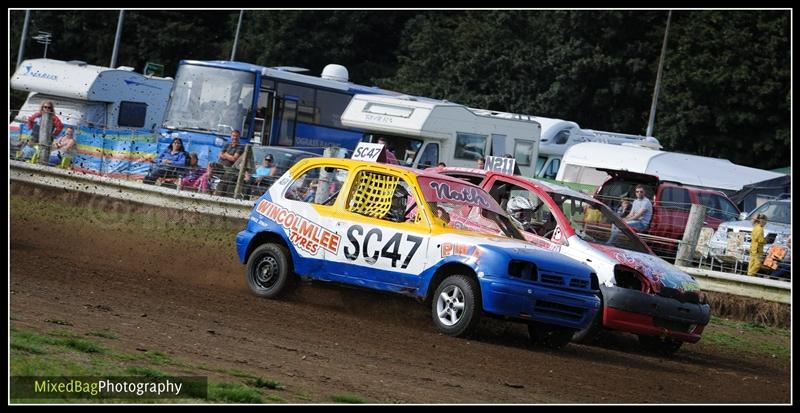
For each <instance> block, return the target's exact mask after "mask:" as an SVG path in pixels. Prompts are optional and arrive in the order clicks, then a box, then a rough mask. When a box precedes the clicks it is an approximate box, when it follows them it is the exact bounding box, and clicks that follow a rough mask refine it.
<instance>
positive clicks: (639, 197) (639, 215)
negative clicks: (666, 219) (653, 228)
mask: <svg viewBox="0 0 800 413" xmlns="http://www.w3.org/2000/svg"><path fill="white" fill-rule="evenodd" d="M652 217H653V204H652V203H651V202H650V199H648V198H647V196H646V194H645V189H644V186H642V185H636V199H634V200H633V204H632V205H631V211H630V212H629V213H628V215H626V216H624V217H622V220H623V221H625V223H627V224H628V226H629V227H631V228H633V230H634V231H636V232H645V231H647V228H648V227H649V226H650V219H651V218H652ZM619 232H620V231H619V229H617V227H615V226H612V227H611V236H610V237H609V238H608V241H607V242H606V244H609V245H611V244H614V242H615V241H616V239H617V236H619Z"/></svg>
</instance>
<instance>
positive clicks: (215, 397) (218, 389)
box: [208, 383, 263, 403]
mask: <svg viewBox="0 0 800 413" xmlns="http://www.w3.org/2000/svg"><path fill="white" fill-rule="evenodd" d="M208 400H210V401H218V402H225V403H263V400H262V399H261V393H259V392H258V391H257V390H255V389H253V388H251V387H247V386H245V385H242V384H239V383H209V384H208Z"/></svg>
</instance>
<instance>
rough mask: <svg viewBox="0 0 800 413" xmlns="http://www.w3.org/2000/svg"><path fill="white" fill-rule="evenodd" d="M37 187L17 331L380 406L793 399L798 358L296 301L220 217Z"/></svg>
mask: <svg viewBox="0 0 800 413" xmlns="http://www.w3.org/2000/svg"><path fill="white" fill-rule="evenodd" d="M34 192H36V193H37V194H38V195H42V192H40V191H32V190H31V189H30V188H29V187H27V188H26V187H20V186H19V185H18V184H16V183H14V184H13V185H12V199H13V201H12V210H11V217H10V224H11V229H10V238H11V239H10V244H11V251H10V255H11V268H10V270H11V274H10V289H11V295H10V297H11V317H12V321H11V325H12V327H15V328H21V329H31V330H40V331H45V330H48V329H50V328H52V325H50V324H48V323H47V322H45V320H48V319H62V320H69V321H70V322H71V323H72V324H73V326H72V328H73V329H75V330H76V331H78V332H87V331H92V330H102V329H108V330H110V331H113V332H114V333H115V334H116V335H118V336H119V338H120V339H119V340H116V341H115V344H114V345H115V346H117V347H118V348H119V349H121V350H127V351H135V349H137V348H138V349H148V350H151V351H160V352H163V353H165V354H168V355H169V356H170V357H173V358H175V359H179V360H184V361H187V362H189V363H193V364H203V365H209V366H216V367H219V368H228V369H238V370H241V371H245V372H249V373H252V374H255V375H258V376H264V377H269V378H272V379H275V380H279V381H280V382H281V383H284V384H285V385H286V387H287V390H286V394H288V396H287V397H285V399H286V400H287V401H290V402H298V403H307V402H322V403H327V402H330V396H331V395H334V394H354V395H358V396H359V397H361V398H363V399H366V400H369V401H371V402H378V403H395V402H400V403H788V402H789V401H790V400H789V391H790V390H789V389H790V372H789V361H788V360H786V359H785V358H772V357H769V356H757V355H754V354H752V353H740V352H735V351H733V350H730V349H727V348H723V347H717V346H713V345H711V344H706V343H703V341H701V343H699V344H697V345H686V346H684V348H683V349H681V350H680V351H679V352H678V354H677V355H676V356H674V357H673V358H670V359H667V358H661V357H655V356H651V355H647V354H643V353H640V352H639V351H638V349H637V345H636V340H635V338H634V337H633V336H628V335H624V334H620V335H618V336H615V337H614V339H613V340H612V342H610V343H608V344H606V345H605V346H604V347H598V346H584V345H576V344H570V345H569V346H567V347H566V348H565V349H563V350H560V351H552V350H546V349H544V348H539V347H531V346H530V345H528V343H527V332H526V330H525V328H524V327H523V326H522V325H517V324H510V323H503V322H498V321H487V322H485V323H484V324H483V325H482V326H481V328H480V329H479V333H478V335H477V337H475V338H473V339H469V340H466V339H457V338H451V337H446V336H442V335H440V334H438V333H436V332H435V331H434V329H433V326H432V323H431V320H430V313H429V308H428V307H427V306H423V305H422V304H420V303H417V302H416V301H414V300H412V299H408V298H405V297H399V296H393V295H387V294H380V293H375V292H371V291H364V290H357V289H350V288H341V287H332V286H327V285H321V284H318V283H314V284H310V283H309V284H303V285H301V286H300V288H298V290H297V291H296V292H295V293H293V294H292V295H291V296H290V297H288V298H287V299H285V300H281V301H270V300H264V299H259V298H257V297H254V296H253V295H251V294H250V292H249V290H248V289H247V287H246V284H245V281H244V276H243V273H244V269H243V266H242V265H241V264H239V263H238V261H237V259H236V254H235V249H234V245H233V243H234V236H235V233H236V231H237V228H235V225H230V223H224V224H219V223H217V225H216V228H215V229H213V230H211V231H210V232H208V233H209V234H211V235H210V236H208V237H202V236H198V235H197V234H198V233H202V225H201V224H202V223H201V222H200V221H201V220H195V221H194V222H193V223H192V224H186V223H185V222H180V221H179V220H177V219H176V218H175V217H174V216H172V215H170V214H164V213H155V214H154V213H150V215H147V216H148V218H147V219H145V220H138V221H136V222H146V221H157V220H158V219H166V220H167V221H169V222H168V223H166V224H164V225H162V227H163V229H156V230H154V229H153V226H152V225H150V226H148V225H146V224H144V223H143V224H141V225H139V224H131V225H121V224H120V222H121V221H120V220H116V221H115V219H114V218H109V217H113V216H114V215H113V214H112V215H104V214H105V213H100V212H97V211H94V210H93V208H86V207H85V206H86V204H87V202H88V203H90V204H92V203H93V206H95V207H96V206H99V205H100V204H101V203H100V202H97V201H92V200H88V201H87V199H85V198H83V197H77V196H75V195H70V194H66V193H59V192H56V193H55V196H53V193H52V192H47V193H48V194H49V198H51V199H49V200H47V201H46V202H44V203H42V202H41V199H42V198H41V197H38V196H34V195H33V194H34ZM27 205H36V208H37V210H35V211H34V210H31V209H29V208H28V207H27ZM116 208H117V210H120V211H122V212H124V213H125V214H129V215H130V214H142V213H147V212H146V209H144V208H140V207H131V206H123V207H119V206H117V207H116ZM120 208H122V209H120ZM184 218H185V217H184ZM87 219H92V220H93V221H94V224H93V226H89V225H86V224H84V223H83V222H85V221H86V220H87ZM98 228H100V229H102V230H99V229H98ZM217 234H222V235H223V236H219V235H217ZM224 235H228V238H227V239H226V238H225V237H224ZM709 328H711V327H709ZM707 331H708V329H707ZM301 394H302V395H303V397H302V398H300V396H299V395H301Z"/></svg>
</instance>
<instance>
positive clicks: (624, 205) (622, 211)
mask: <svg viewBox="0 0 800 413" xmlns="http://www.w3.org/2000/svg"><path fill="white" fill-rule="evenodd" d="M616 213H617V215H618V216H619V217H626V216H628V214H630V213H631V203H630V201H628V200H627V199H623V200H622V202H620V204H619V206H618V207H617V211H616Z"/></svg>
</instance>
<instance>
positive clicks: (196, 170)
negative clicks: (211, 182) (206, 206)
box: [181, 152, 208, 189]
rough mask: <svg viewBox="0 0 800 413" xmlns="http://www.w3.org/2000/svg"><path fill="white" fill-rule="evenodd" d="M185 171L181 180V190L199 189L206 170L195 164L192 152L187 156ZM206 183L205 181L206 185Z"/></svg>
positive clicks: (195, 159) (195, 155) (195, 157)
mask: <svg viewBox="0 0 800 413" xmlns="http://www.w3.org/2000/svg"><path fill="white" fill-rule="evenodd" d="M186 167H187V170H186V173H184V174H183V178H181V187H182V188H195V189H198V188H200V184H201V179H202V178H203V176H205V174H206V168H203V167H200V166H199V165H198V164H197V154H196V153H194V152H192V153H190V154H189V161H188V164H187V165H186ZM207 183H208V181H206V184H207Z"/></svg>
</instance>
